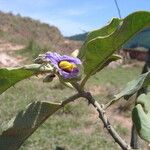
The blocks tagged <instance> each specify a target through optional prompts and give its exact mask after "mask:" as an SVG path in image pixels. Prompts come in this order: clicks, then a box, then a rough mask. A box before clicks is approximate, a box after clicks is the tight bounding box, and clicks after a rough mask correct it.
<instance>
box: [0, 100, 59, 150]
mask: <svg viewBox="0 0 150 150" xmlns="http://www.w3.org/2000/svg"><path fill="white" fill-rule="evenodd" d="M61 107H62V105H61V104H59V103H49V102H33V103H31V104H30V105H29V106H28V107H27V108H26V109H25V110H24V111H21V112H20V113H18V115H17V116H16V117H15V118H13V119H12V120H11V121H10V122H9V124H8V127H7V128H6V129H5V131H3V132H2V134H1V135H0V150H17V149H18V148H19V147H20V146H21V144H22V143H23V142H24V141H25V140H26V139H27V138H28V137H29V136H30V135H31V134H32V133H33V132H34V131H35V130H36V129H37V128H38V127H39V126H40V125H41V124H42V123H43V122H44V121H45V120H46V119H47V118H48V117H50V116H51V115H52V114H53V113H55V112H56V111H57V110H58V109H59V108H61ZM41 138H42V137H41Z"/></svg>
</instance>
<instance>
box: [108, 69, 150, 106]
mask: <svg viewBox="0 0 150 150" xmlns="http://www.w3.org/2000/svg"><path fill="white" fill-rule="evenodd" d="M149 84H150V71H149V72H147V73H144V74H141V75H140V76H139V77H137V78H136V79H134V80H132V81H130V82H128V83H127V85H126V86H125V87H124V88H123V89H122V91H121V92H120V93H118V94H116V95H115V96H114V98H113V100H112V101H110V102H109V103H108V104H107V107H108V106H110V105H111V104H113V103H114V102H116V101H117V100H119V99H120V98H122V97H124V98H125V99H126V100H127V99H129V98H130V96H132V95H133V94H135V93H136V92H138V91H139V90H140V89H141V88H142V87H146V86H148V85H149Z"/></svg>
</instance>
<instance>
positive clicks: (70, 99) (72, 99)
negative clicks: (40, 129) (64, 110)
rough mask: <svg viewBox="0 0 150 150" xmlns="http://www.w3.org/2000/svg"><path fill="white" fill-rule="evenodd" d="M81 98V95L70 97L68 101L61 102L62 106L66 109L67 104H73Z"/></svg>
mask: <svg viewBox="0 0 150 150" xmlns="http://www.w3.org/2000/svg"><path fill="white" fill-rule="evenodd" d="M80 97H81V94H79V93H77V94H75V95H73V96H70V97H69V98H67V99H66V100H64V101H62V102H61V106H62V107H64V106H65V105H66V104H68V103H70V102H73V101H74V100H76V99H78V98H80Z"/></svg>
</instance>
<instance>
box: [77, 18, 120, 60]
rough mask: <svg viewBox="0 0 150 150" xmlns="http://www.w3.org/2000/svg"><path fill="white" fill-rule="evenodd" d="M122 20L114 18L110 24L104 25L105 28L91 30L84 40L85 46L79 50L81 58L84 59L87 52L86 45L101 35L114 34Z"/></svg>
mask: <svg viewBox="0 0 150 150" xmlns="http://www.w3.org/2000/svg"><path fill="white" fill-rule="evenodd" d="M120 22H121V19H119V18H113V19H112V20H111V21H110V23H109V24H108V25H106V26H104V27H103V28H100V29H97V30H94V31H92V32H90V33H89V34H88V36H87V39H86V41H85V42H84V44H83V46H82V47H81V49H80V51H79V55H78V57H79V58H80V59H81V58H82V59H83V57H84V56H85V52H86V45H87V43H88V42H89V41H90V40H92V39H94V38H96V37H99V36H107V35H110V34H112V33H113V32H114V31H115V30H116V28H117V27H118V25H119V24H120Z"/></svg>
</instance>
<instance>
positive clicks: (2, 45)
mask: <svg viewBox="0 0 150 150" xmlns="http://www.w3.org/2000/svg"><path fill="white" fill-rule="evenodd" d="M24 47H25V46H24V45H17V44H13V43H10V42H5V41H3V40H0V67H10V66H11V67H14V66H19V64H20V62H21V61H23V59H24V58H23V57H21V56H17V57H14V56H13V53H14V51H16V50H20V49H23V48H24Z"/></svg>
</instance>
